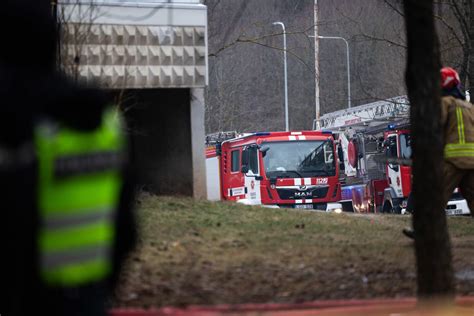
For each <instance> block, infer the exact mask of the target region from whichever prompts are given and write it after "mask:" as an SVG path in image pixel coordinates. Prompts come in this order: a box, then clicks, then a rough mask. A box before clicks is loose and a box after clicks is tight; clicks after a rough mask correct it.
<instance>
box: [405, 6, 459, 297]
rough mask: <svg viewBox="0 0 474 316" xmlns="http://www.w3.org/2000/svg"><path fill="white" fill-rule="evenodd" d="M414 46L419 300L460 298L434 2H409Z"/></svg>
mask: <svg viewBox="0 0 474 316" xmlns="http://www.w3.org/2000/svg"><path fill="white" fill-rule="evenodd" d="M404 8H405V21H406V34H407V44H408V56H407V70H406V83H407V88H408V96H409V99H410V103H411V131H412V135H413V136H412V137H413V139H414V144H413V156H414V164H413V176H414V185H413V194H414V201H415V209H416V212H415V214H414V216H413V226H414V229H415V231H416V233H417V236H416V239H415V250H416V262H417V275H418V295H419V297H421V298H435V297H443V298H446V299H452V298H453V295H454V283H453V268H452V258H451V245H450V240H449V234H448V228H447V221H446V215H445V212H444V205H443V201H442V198H441V194H437V193H440V192H442V184H443V174H442V172H443V170H442V167H441V166H443V141H442V139H443V137H442V129H441V124H440V113H441V102H440V99H441V91H440V73H439V71H440V68H441V62H440V53H439V43H438V38H437V34H436V29H435V21H434V14H433V0H404Z"/></svg>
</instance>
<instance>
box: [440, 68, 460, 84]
mask: <svg viewBox="0 0 474 316" xmlns="http://www.w3.org/2000/svg"><path fill="white" fill-rule="evenodd" d="M459 83H461V79H460V78H459V74H458V73H457V71H456V70H454V69H453V68H451V67H443V68H442V69H441V88H443V89H452V88H454V87H456V86H457V85H458V84H459Z"/></svg>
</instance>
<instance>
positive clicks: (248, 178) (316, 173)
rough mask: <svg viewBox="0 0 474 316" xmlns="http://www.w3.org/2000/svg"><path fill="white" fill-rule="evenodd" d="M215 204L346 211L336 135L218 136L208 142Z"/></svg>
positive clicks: (210, 185) (210, 192)
mask: <svg viewBox="0 0 474 316" xmlns="http://www.w3.org/2000/svg"><path fill="white" fill-rule="evenodd" d="M206 143H207V151H206V158H207V159H206V167H207V190H208V198H209V199H210V200H231V201H237V202H239V203H243V204H247V205H260V204H261V205H265V206H269V207H285V208H298V209H312V210H321V211H334V212H341V211H342V205H341V204H340V203H338V201H339V200H340V199H341V186H340V184H339V170H340V169H339V168H340V166H339V164H338V156H337V150H336V144H335V141H334V137H333V134H332V133H331V132H324V131H300V132H268V133H250V134H237V133H235V132H227V133H217V134H213V135H209V136H208V137H207V138H206Z"/></svg>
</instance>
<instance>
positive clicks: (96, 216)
mask: <svg viewBox="0 0 474 316" xmlns="http://www.w3.org/2000/svg"><path fill="white" fill-rule="evenodd" d="M35 138H36V139H35V144H36V150H37V155H38V162H39V186H38V202H39V211H40V218H41V224H40V229H39V238H38V243H39V245H38V246H39V250H40V264H41V267H40V272H41V277H42V279H43V281H44V282H45V283H46V284H49V285H52V286H66V287H67V286H79V285H84V284H87V283H91V282H95V281H100V280H103V279H105V278H106V277H107V276H108V275H109V274H110V272H111V269H112V262H111V251H112V247H113V243H114V238H115V230H114V225H113V224H114V223H113V222H114V217H115V213H116V209H117V207H118V201H119V195H120V190H121V187H122V180H121V176H120V169H121V166H122V161H123V148H124V138H123V136H122V133H121V126H120V122H119V120H118V119H117V113H116V112H114V111H107V112H106V113H105V114H104V116H103V120H102V124H101V126H100V127H99V128H97V129H96V130H94V131H90V132H82V131H77V130H72V129H69V128H66V127H61V126H53V125H52V124H40V125H39V126H38V128H37V131H36V135H35Z"/></svg>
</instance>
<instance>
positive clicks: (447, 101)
mask: <svg viewBox="0 0 474 316" xmlns="http://www.w3.org/2000/svg"><path fill="white" fill-rule="evenodd" d="M441 123H442V126H443V128H444V139H445V147H444V157H445V163H444V192H443V205H446V204H447V203H448V201H449V198H450V197H451V195H452V194H453V191H454V189H455V188H456V187H459V188H460V190H461V193H462V195H463V197H464V198H465V199H466V201H467V203H468V205H469V208H470V210H471V215H473V216H474V214H473V212H474V106H473V105H472V104H471V103H469V102H467V101H464V100H461V99H458V98H455V97H452V96H445V97H443V98H442V100H441Z"/></svg>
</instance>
